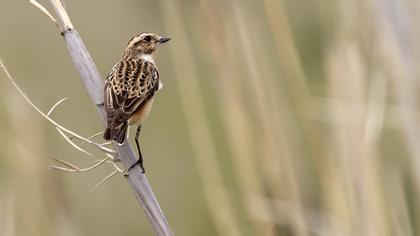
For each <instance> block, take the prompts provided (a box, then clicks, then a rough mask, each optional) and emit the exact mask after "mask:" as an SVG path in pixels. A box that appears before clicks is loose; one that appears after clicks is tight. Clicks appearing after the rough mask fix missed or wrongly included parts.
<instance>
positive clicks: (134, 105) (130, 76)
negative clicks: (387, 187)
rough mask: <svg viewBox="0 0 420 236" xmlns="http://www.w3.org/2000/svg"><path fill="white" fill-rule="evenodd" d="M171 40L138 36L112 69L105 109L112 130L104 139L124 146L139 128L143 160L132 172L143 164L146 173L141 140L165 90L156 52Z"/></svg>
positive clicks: (137, 134)
mask: <svg viewBox="0 0 420 236" xmlns="http://www.w3.org/2000/svg"><path fill="white" fill-rule="evenodd" d="M169 40H170V38H166V37H162V36H159V35H157V34H153V33H141V34H136V35H134V36H133V37H132V38H131V40H130V41H129V42H128V45H127V47H126V48H125V49H124V51H123V53H122V57H121V60H120V62H118V63H117V64H116V65H115V66H114V67H113V68H112V70H111V72H110V73H109V75H108V77H107V79H106V81H105V91H104V95H105V99H104V101H105V102H104V106H105V111H106V114H107V116H108V127H107V128H106V130H105V133H104V139H105V140H114V141H115V142H117V143H119V144H122V143H124V141H125V139H126V136H127V128H128V126H129V125H133V124H137V131H136V136H135V141H136V145H137V150H138V153H139V159H138V161H137V162H136V163H134V164H133V165H132V166H131V167H130V168H129V169H128V171H129V170H130V169H131V168H133V167H134V166H135V165H137V164H140V167H141V168H142V171H143V173H144V168H143V157H142V155H141V151H140V145H139V140H138V139H139V135H140V129H141V126H142V124H143V122H144V121H145V119H146V118H147V116H148V115H149V112H150V110H151V108H152V103H153V97H154V95H155V92H156V91H158V90H159V89H160V88H161V87H162V83H161V82H160V78H159V72H158V70H157V68H156V65H155V56H156V49H157V47H158V45H160V44H163V43H165V42H168V41H169Z"/></svg>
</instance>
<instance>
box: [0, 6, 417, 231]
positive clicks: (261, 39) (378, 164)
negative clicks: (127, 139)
mask: <svg viewBox="0 0 420 236" xmlns="http://www.w3.org/2000/svg"><path fill="white" fill-rule="evenodd" d="M42 2H43V3H44V5H46V6H48V1H42ZM66 7H67V8H68V12H69V14H70V16H71V17H72V21H73V23H74V25H75V27H76V28H77V29H78V31H79V33H80V34H81V36H82V38H83V39H84V40H85V43H86V45H87V47H88V49H89V50H90V52H91V54H92V57H93V58H94V60H95V62H96V64H97V66H98V68H99V70H100V71H101V73H102V74H103V75H104V76H105V75H106V74H107V73H108V71H109V70H110V68H111V67H112V66H113V65H114V63H115V62H116V61H117V60H118V59H119V57H120V53H121V50H122V49H123V48H124V46H125V45H126V42H127V41H128V40H129V39H130V37H131V36H132V35H133V34H134V33H137V32H149V31H150V32H156V33H158V34H161V35H166V36H169V37H172V38H173V41H171V43H170V44H168V46H164V47H162V48H161V49H160V51H159V55H158V67H159V69H160V74H161V78H162V80H163V82H164V89H163V90H161V91H160V92H159V94H158V97H157V100H155V103H154V108H153V112H152V114H151V116H150V117H149V119H148V121H147V123H146V124H145V125H144V129H143V133H142V134H143V136H142V143H143V154H144V156H145V166H146V169H147V175H148V178H149V179H150V181H151V184H152V186H153V188H154V190H155V194H156V195H157V198H158V199H159V201H160V204H161V207H162V209H163V211H164V212H165V214H166V216H167V218H168V221H169V223H170V225H171V227H172V229H173V231H174V233H175V235H203V236H205V235H268V236H269V235H282V236H283V235H286V236H288V235H296V236H311V235H334V236H337V235H349V236H353V235H357V236H360V235H369V236H370V235H378V236H386V235H390V236H391V235H392V236H393V235H408V236H409V235H419V234H420V228H419V227H420V226H419V224H418V223H419V220H420V218H419V216H418V212H419V209H420V206H419V202H418V201H417V199H418V198H419V194H420V191H419V190H420V127H419V122H418V121H419V120H420V119H419V115H418V111H417V110H418V104H417V103H418V102H417V101H418V95H417V94H418V89H419V82H418V78H419V73H418V69H417V68H418V64H419V59H420V57H419V52H420V50H419V47H418V43H417V42H419V36H420V34H419V33H420V31H419V28H418V27H415V22H419V20H420V19H419V17H420V14H419V13H420V4H419V3H418V2H417V1H414V0H377V1H373V0H367V1H363V0H356V1H346V0H338V1H332V0H318V1H304V0H283V1H280V0H261V1H255V0H241V1H240V0H229V1H225V0H200V1H191V0H183V1H181V0H176V1H174V0H159V1H144V0H142V1H134V0H126V1H109V0H103V1H66ZM0 19H1V20H0V56H1V58H2V59H3V60H4V62H5V63H6V66H7V67H8V69H9V70H10V72H11V73H12V74H13V76H14V78H15V79H16V81H17V82H18V84H19V85H20V86H21V87H22V88H23V89H24V90H25V91H26V93H27V94H28V95H29V96H30V97H31V98H32V100H33V101H34V102H35V103H36V104H37V105H38V106H39V107H40V108H42V109H43V110H44V111H47V110H48V109H49V108H50V107H51V106H52V105H53V104H54V103H55V102H57V101H58V100H59V99H61V98H63V97H70V100H69V101H68V102H65V103H64V104H62V105H61V106H60V107H59V108H58V110H57V111H56V112H55V114H54V118H55V119H56V120H59V121H60V122H61V123H62V124H64V125H65V126H66V127H68V128H71V129H73V130H75V131H77V132H79V133H81V134H84V135H85V136H89V135H91V134H94V133H96V132H98V131H100V130H101V127H100V125H99V123H98V121H97V117H96V115H95V113H94V109H93V106H92V105H91V104H89V103H88V102H87V101H88V97H87V94H86V92H85V91H84V89H83V86H81V83H80V80H79V78H78V76H77V73H76V72H75V70H74V68H73V66H72V65H71V62H70V60H69V58H68V56H67V54H66V53H67V51H66V49H65V45H64V43H63V42H62V38H61V36H60V35H59V34H58V33H57V30H56V29H55V28H54V25H52V24H51V23H50V22H49V20H48V19H46V18H45V16H43V15H42V14H41V13H40V12H39V11H37V10H36V9H34V8H33V7H32V6H31V5H30V4H28V2H27V1H12V0H2V1H1V4H0ZM0 78H1V79H0V97H1V100H0V109H1V111H2V116H1V117H0V132H1V135H0V157H1V158H0V235H4V236H13V235H31V236H37V235H64V236H67V235H69V236H71V235H103V236H105V235H153V231H152V228H151V227H150V225H149V224H148V222H147V219H146V217H145V216H144V213H143V211H142V209H141V208H140V207H139V206H138V205H137V202H136V201H135V199H134V197H133V195H132V194H131V192H130V190H129V188H128V186H127V184H126V182H125V180H124V178H121V177H114V178H113V179H111V180H110V181H109V182H108V183H106V184H105V185H104V186H102V187H101V188H100V189H98V190H97V191H95V192H94V193H90V192H89V190H90V188H91V187H92V186H94V185H95V184H96V183H97V182H98V181H99V180H101V179H102V178H103V177H104V176H105V175H107V174H108V173H109V171H110V169H109V168H107V167H102V168H98V169H96V170H95V171H92V172H89V173H80V174H63V173H59V172H54V171H50V170H48V169H47V168H46V166H47V165H49V164H51V162H52V161H51V159H50V157H60V158H61V159H65V160H68V161H71V162H74V163H77V164H78V165H79V166H87V165H89V164H91V162H89V160H88V159H87V158H85V157H84V156H83V155H82V154H80V153H79V152H77V151H76V150H74V149H73V148H72V147H70V146H69V145H68V144H67V143H66V142H65V141H64V140H63V139H62V138H61V137H60V136H59V134H57V133H56V132H55V130H54V128H53V127H52V126H50V125H49V124H48V123H47V122H46V121H44V120H43V119H42V118H41V117H40V116H39V115H38V114H36V113H35V112H34V111H33V110H32V109H31V108H30V107H29V106H28V105H27V104H26V103H25V102H24V101H23V100H22V98H21V97H20V96H19V95H18V94H17V92H16V91H15V90H14V89H13V88H12V86H11V85H10V83H9V82H8V81H7V80H6V79H5V76H4V74H2V73H0ZM132 133H133V132H132Z"/></svg>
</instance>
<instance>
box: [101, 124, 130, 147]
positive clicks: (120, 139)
mask: <svg viewBox="0 0 420 236" xmlns="http://www.w3.org/2000/svg"><path fill="white" fill-rule="evenodd" d="M127 127H128V124H127V122H124V123H123V124H122V125H121V126H119V127H117V128H110V127H108V128H106V129H105V132H104V139H105V140H114V141H115V142H117V143H119V144H122V143H124V141H125V136H126V134H127Z"/></svg>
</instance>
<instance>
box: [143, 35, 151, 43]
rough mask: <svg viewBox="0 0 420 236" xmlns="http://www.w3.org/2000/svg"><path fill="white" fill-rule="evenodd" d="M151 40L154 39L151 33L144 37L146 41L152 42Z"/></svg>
mask: <svg viewBox="0 0 420 236" xmlns="http://www.w3.org/2000/svg"><path fill="white" fill-rule="evenodd" d="M151 40H152V37H150V36H149V35H147V36H146V37H144V41H146V42H150V41H151Z"/></svg>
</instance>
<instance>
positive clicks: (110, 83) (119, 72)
mask: <svg viewBox="0 0 420 236" xmlns="http://www.w3.org/2000/svg"><path fill="white" fill-rule="evenodd" d="M158 88H159V72H158V71H157V69H156V67H155V65H154V64H153V63H151V62H148V61H145V60H143V59H131V60H127V61H125V60H124V61H121V62H119V63H117V64H116V65H115V66H114V67H113V68H112V70H111V72H110V73H109V75H108V77H107V80H106V82H105V111H106V114H107V116H108V127H109V128H116V127H119V126H121V124H123V123H125V122H127V120H128V119H129V118H130V116H131V115H133V114H134V113H136V112H137V111H138V110H140V109H142V108H143V106H144V105H145V104H146V103H147V101H148V100H149V99H151V98H152V97H153V95H154V93H155V92H156V91H157V90H158Z"/></svg>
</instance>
